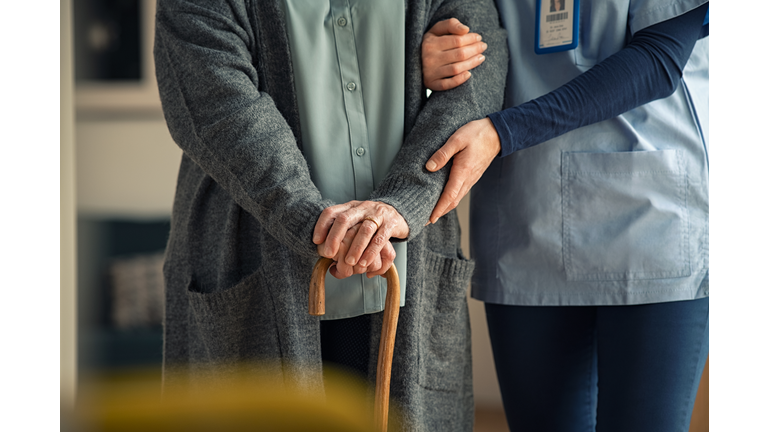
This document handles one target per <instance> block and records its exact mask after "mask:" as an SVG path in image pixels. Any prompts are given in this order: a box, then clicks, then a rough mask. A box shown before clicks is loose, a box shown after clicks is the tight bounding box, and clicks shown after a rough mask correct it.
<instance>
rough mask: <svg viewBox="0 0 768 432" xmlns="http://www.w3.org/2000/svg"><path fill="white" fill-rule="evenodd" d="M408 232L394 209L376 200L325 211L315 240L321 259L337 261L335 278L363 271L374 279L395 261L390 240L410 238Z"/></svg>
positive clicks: (403, 221) (337, 206)
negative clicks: (393, 238)
mask: <svg viewBox="0 0 768 432" xmlns="http://www.w3.org/2000/svg"><path fill="white" fill-rule="evenodd" d="M409 232H410V229H409V228H408V224H407V223H406V222H405V219H403V217H402V216H401V215H400V213H398V212H397V210H395V209H394V207H392V206H390V205H388V204H385V203H382V202H375V201H350V202H348V203H346V204H339V205H335V206H332V207H328V208H326V209H325V210H323V212H322V213H321V214H320V218H319V219H318V220H317V223H316V224H315V231H314V235H313V237H312V241H313V242H314V243H315V244H316V245H318V247H317V252H318V253H319V254H320V255H321V256H324V257H326V258H332V259H333V260H334V261H336V269H335V273H336V274H334V271H332V272H331V274H332V275H333V276H334V277H339V276H342V277H348V276H351V275H352V274H355V273H363V272H365V273H368V277H373V276H376V275H383V274H384V273H385V272H386V271H387V270H389V267H391V265H392V262H393V261H394V259H395V250H394V248H392V244H391V243H390V241H389V239H390V238H391V237H396V238H407V237H408V233H409ZM377 266H379V267H378V268H376V267H377ZM369 268H370V269H371V270H368V269H369ZM337 274H338V276H337Z"/></svg>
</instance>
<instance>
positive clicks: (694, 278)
mask: <svg viewBox="0 0 768 432" xmlns="http://www.w3.org/2000/svg"><path fill="white" fill-rule="evenodd" d="M703 3H705V1H703V0H683V1H676V2H669V1H666V0H645V1H644V0H637V1H635V0H632V1H630V0H600V1H590V0H582V1H581V17H580V32H581V33H580V35H579V45H578V47H577V48H576V49H574V50H571V51H565V52H559V53H552V54H544V55H537V54H535V52H534V36H535V35H534V32H535V5H536V2H535V0H516V1H513V0H498V1H497V4H498V7H499V12H500V14H501V18H502V21H503V23H504V27H505V28H506V29H507V32H508V34H509V39H508V44H509V53H510V59H509V61H510V63H509V64H510V72H509V76H508V78H507V80H508V81H507V86H506V90H505V91H506V98H505V104H506V107H511V106H515V105H518V104H521V103H523V102H527V101H529V100H531V99H534V98H536V97H539V96H541V95H543V94H546V93H548V92H550V91H552V90H554V89H556V88H558V87H559V86H561V85H563V84H565V83H566V82H568V81H570V80H571V79H573V78H574V77H576V76H578V75H579V74H581V73H582V72H584V71H586V70H588V69H589V68H590V67H592V66H594V65H595V64H597V63H599V62H600V61H602V60H604V59H605V58H607V57H608V56H610V55H611V54H614V53H616V52H617V51H619V50H620V49H622V48H623V47H624V46H625V45H626V43H627V42H628V40H629V38H630V35H628V34H627V32H628V31H629V32H631V33H632V34H634V33H635V32H637V31H638V30H641V29H643V28H645V27H648V26H651V25H653V24H656V23H659V22H662V21H665V20H668V19H670V18H673V17H675V16H678V15H681V14H683V13H685V12H687V11H689V10H692V9H694V8H696V7H697V6H700V5H701V4H703ZM708 86H709V38H704V39H701V40H699V41H698V42H697V44H696V46H695V48H694V51H693V53H692V55H691V58H690V60H689V61H688V63H687V64H686V66H685V70H684V72H683V79H682V82H681V84H680V86H679V87H678V89H677V90H676V91H675V92H674V94H672V95H671V96H669V97H667V98H665V99H661V100H657V101H654V102H652V103H649V104H646V105H643V106H640V107H638V108H635V109H633V110H631V111H629V112H627V113H625V114H622V115H620V116H618V117H616V118H613V119H610V120H606V121H603V122H600V123H596V124H593V125H590V126H586V127H582V128H579V129H576V130H574V131H571V132H569V133H567V134H564V135H562V136H560V137H557V138H554V139H552V140H550V141H547V142H544V143H542V144H539V145H536V146H534V147H531V148H529V149H526V150H522V151H519V152H516V153H513V154H512V155H510V156H508V157H505V158H500V159H497V160H496V161H494V162H493V164H492V165H491V166H490V167H489V169H488V170H487V171H486V172H485V174H484V175H483V177H482V179H481V180H480V181H479V182H478V183H477V185H475V187H474V188H473V189H472V196H471V227H470V233H471V234H470V237H471V253H472V257H473V258H475V259H476V260H477V267H476V271H475V276H474V279H473V282H472V296H473V297H474V298H476V299H479V300H483V301H487V302H491V303H500V304H510V305H625V304H642V303H655V302H666V301H675V300H688V299H694V298H700V297H705V296H708V295H709V279H708V270H709V244H708V241H709V239H708V211H709V201H708V190H709V162H708V155H707V145H708V142H709V139H708V138H709V137H708V124H709V118H708V117H709V110H708V105H709V90H708Z"/></svg>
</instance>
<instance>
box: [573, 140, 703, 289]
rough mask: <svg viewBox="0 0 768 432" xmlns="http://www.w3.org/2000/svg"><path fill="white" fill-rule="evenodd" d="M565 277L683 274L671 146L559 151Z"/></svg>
mask: <svg viewBox="0 0 768 432" xmlns="http://www.w3.org/2000/svg"><path fill="white" fill-rule="evenodd" d="M562 174H563V177H562V192H563V204H562V205H563V261H564V266H565V271H566V277H567V279H568V280H569V281H585V280H593V281H600V280H606V281H610V280H633V279H660V278H676V277H684V276H689V275H690V274H691V266H690V259H689V251H688V220H687V219H688V216H687V215H688V211H687V203H686V183H687V177H686V171H685V165H684V163H683V158H682V157H680V155H679V154H678V151H676V150H659V151H639V152H619V153H568V152H564V153H563V154H562Z"/></svg>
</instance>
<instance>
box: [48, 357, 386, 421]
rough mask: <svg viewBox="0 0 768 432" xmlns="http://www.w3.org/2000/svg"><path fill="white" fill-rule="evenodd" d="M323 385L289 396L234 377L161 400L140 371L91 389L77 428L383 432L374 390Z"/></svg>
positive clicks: (264, 380)
mask: <svg viewBox="0 0 768 432" xmlns="http://www.w3.org/2000/svg"><path fill="white" fill-rule="evenodd" d="M251 370H253V369H252V368H251ZM324 381H325V385H324V389H321V390H318V391H308V390H288V389H286V387H285V386H284V385H282V384H281V383H279V382H276V379H275V376H274V375H272V376H262V375H258V374H253V373H243V372H238V373H232V372H229V373H227V374H226V375H224V374H213V375H210V376H209V377H208V378H206V379H205V380H202V381H196V382H195V384H194V387H193V388H192V387H190V388H187V389H178V388H177V389H172V390H168V389H166V390H165V391H163V392H162V395H161V387H160V382H159V380H158V377H157V374H154V375H151V374H146V373H140V372H134V373H130V374H123V375H119V376H112V377H110V378H108V379H99V380H92V381H90V382H86V383H84V384H83V385H82V386H81V387H80V397H79V398H78V404H77V408H76V412H75V415H74V416H73V417H72V421H71V424H70V426H71V430H76V431H84V432H89V431H94V432H95V431H105V432H117V431H131V432H135V431H222V432H228V431H246V430H247V431H334V432H346V431H350V432H352V431H374V430H376V428H375V427H374V423H373V410H372V407H373V404H372V399H373V392H372V389H370V387H368V386H366V385H365V384H364V383H363V382H361V381H358V380H356V379H354V378H352V377H349V376H346V375H344V374H342V373H341V372H334V371H329V372H327V373H326V374H325V377H324ZM62 414H63V415H64V413H62ZM393 414H394V413H393ZM64 417H65V416H63V417H62V430H64V431H66V430H69V428H68V427H67V425H66V424H65V423H66V422H65V418H64ZM394 423H395V424H396V423H399V422H397V421H395V422H394Z"/></svg>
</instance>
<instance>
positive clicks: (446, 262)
mask: <svg viewBox="0 0 768 432" xmlns="http://www.w3.org/2000/svg"><path fill="white" fill-rule="evenodd" d="M425 260H426V263H425V264H426V265H425V275H424V277H425V279H424V285H423V288H422V292H421V297H422V306H423V308H422V312H423V317H422V320H421V330H420V332H419V336H420V337H419V347H418V349H419V370H418V383H419V385H421V386H422V387H425V388H427V389H431V390H441V391H451V392H455V391H458V390H459V389H460V388H461V385H462V383H463V382H464V379H465V374H466V368H468V367H471V366H470V364H471V363H470V356H471V353H470V336H471V335H470V330H469V309H468V307H467V288H468V287H469V282H470V279H471V277H472V271H473V269H474V267H475V263H474V261H471V260H468V259H467V258H465V257H463V256H458V257H457V258H451V257H445V256H442V255H438V254H436V253H434V252H432V251H429V250H426V251H425Z"/></svg>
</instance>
